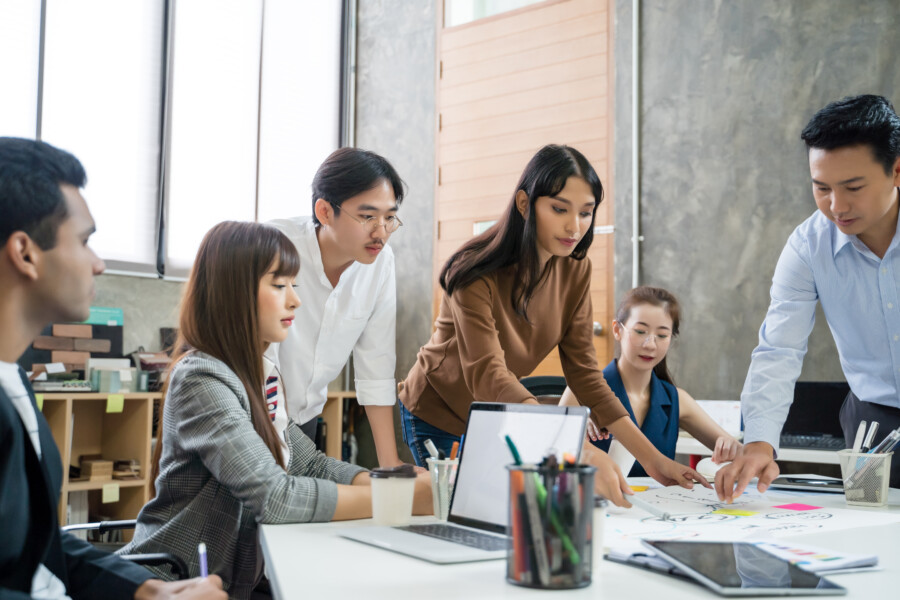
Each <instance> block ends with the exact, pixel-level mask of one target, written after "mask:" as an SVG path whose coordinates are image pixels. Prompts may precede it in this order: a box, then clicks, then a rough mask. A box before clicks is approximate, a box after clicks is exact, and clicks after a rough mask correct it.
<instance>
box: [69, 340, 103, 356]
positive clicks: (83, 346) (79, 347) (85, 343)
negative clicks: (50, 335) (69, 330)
mask: <svg viewBox="0 0 900 600" xmlns="http://www.w3.org/2000/svg"><path fill="white" fill-rule="evenodd" d="M74 342H75V350H76V351H78V352H103V353H106V352H109V351H110V349H112V342H111V341H109V340H85V339H82V338H78V339H76V340H74ZM60 350H63V348H60Z"/></svg>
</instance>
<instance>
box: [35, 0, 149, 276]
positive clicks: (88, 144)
mask: <svg viewBox="0 0 900 600" xmlns="http://www.w3.org/2000/svg"><path fill="white" fill-rule="evenodd" d="M36 4H40V3H39V2H38V3H36ZM46 6H47V14H46V26H45V41H44V48H45V49H44V93H43V119H42V127H41V139H44V140H46V141H48V142H49V143H51V144H53V145H54V146H58V147H60V148H63V149H65V150H68V151H69V152H71V153H73V154H74V155H75V156H77V157H78V158H79V160H81V162H82V164H83V165H84V168H85V170H86V171H87V174H88V183H87V186H85V189H84V191H83V193H84V197H85V199H87V201H88V205H89V206H90V208H91V213H92V214H93V216H94V220H95V221H96V223H97V233H96V234H95V235H94V236H93V237H92V238H91V245H92V247H93V248H94V251H95V252H97V254H99V255H100V256H101V257H103V258H104V259H106V260H107V261H109V266H110V268H112V269H127V270H131V271H144V272H148V273H152V272H155V270H156V268H155V262H156V228H157V220H158V219H157V214H158V204H159V202H158V198H159V152H160V119H161V117H160V115H161V98H160V96H161V87H162V85H161V76H162V40H163V14H164V10H163V0H129V1H128V2H121V1H120V0H47V5H46Z"/></svg>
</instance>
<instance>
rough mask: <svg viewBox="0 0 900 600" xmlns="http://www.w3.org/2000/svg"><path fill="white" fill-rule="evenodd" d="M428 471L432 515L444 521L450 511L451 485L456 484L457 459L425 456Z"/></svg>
mask: <svg viewBox="0 0 900 600" xmlns="http://www.w3.org/2000/svg"><path fill="white" fill-rule="evenodd" d="M425 462H426V463H428V472H429V473H431V497H432V499H433V500H434V516H436V517H437V518H438V519H440V520H441V521H446V520H447V516H448V514H449V513H450V499H451V498H452V497H453V486H454V485H456V468H457V467H458V466H459V459H458V458H455V459H453V460H450V459H449V458H448V459H444V460H438V459H435V458H426V459H425Z"/></svg>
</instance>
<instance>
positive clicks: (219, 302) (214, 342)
mask: <svg viewBox="0 0 900 600" xmlns="http://www.w3.org/2000/svg"><path fill="white" fill-rule="evenodd" d="M272 266H277V271H276V272H275V276H276V277H296V275H297V273H298V272H299V271H300V257H299V255H298V254H297V249H296V248H295V247H294V245H293V244H292V243H291V241H290V240H289V239H288V238H287V236H285V235H284V234H283V233H281V232H280V231H278V230H277V229H275V228H273V227H269V226H268V225H262V224H259V223H243V222H236V221H225V222H223V223H219V224H218V225H216V226H215V227H213V228H212V229H210V230H209V232H208V233H207V234H206V236H205V237H204V238H203V242H201V243H200V249H199V250H198V251H197V258H196V260H194V266H193V268H192V269H191V276H190V279H189V280H188V282H187V285H186V287H185V291H184V297H183V298H182V300H181V315H180V318H179V324H178V325H179V329H178V339H177V341H176V342H175V355H174V357H173V362H172V367H171V368H172V369H174V368H175V367H176V365H177V364H178V362H179V361H180V360H181V359H182V358H184V357H185V356H186V355H188V354H190V353H191V352H192V351H194V350H198V351H200V352H204V353H206V354H209V355H210V356H214V357H215V358H218V359H219V360H221V361H222V362H224V363H225V364H226V365H228V368H229V369H231V370H232V371H234V373H235V375H237V376H238V379H240V380H241V383H242V384H243V385H244V389H245V390H246V391H247V396H248V397H249V399H250V420H251V421H252V422H253V429H255V430H256V433H258V434H259V437H261V438H262V439H263V442H265V444H266V446H267V447H268V448H269V451H270V452H271V453H272V456H273V457H275V461H276V462H277V463H278V464H279V465H280V466H281V467H282V468H285V464H284V459H283V458H282V457H281V451H280V449H279V442H278V434H277V433H276V432H275V428H274V427H273V426H272V421H271V419H270V418H269V414H268V410H267V408H266V402H265V398H264V397H263V385H264V382H263V372H262V368H263V367H262V356H263V352H264V350H265V345H264V343H263V341H262V338H261V337H260V332H259V317H258V313H257V307H258V294H259V283H260V280H262V278H263V277H264V276H265V275H266V273H267V272H268V270H269V269H270V268H271V267H272ZM169 373H170V375H171V370H170V372H169ZM170 381H171V377H169V379H168V380H167V382H166V386H165V388H164V390H163V398H164V399H165V398H166V396H167V394H168V386H169V382H170ZM177 400H178V401H179V402H190V401H191V399H190V398H178V399H177ZM161 412H162V404H160V413H161ZM162 445H163V429H162V427H160V428H159V434H158V438H157V441H156V450H155V451H154V452H153V471H152V481H153V482H154V485H155V482H156V478H157V476H158V475H159V459H160V456H161V455H162Z"/></svg>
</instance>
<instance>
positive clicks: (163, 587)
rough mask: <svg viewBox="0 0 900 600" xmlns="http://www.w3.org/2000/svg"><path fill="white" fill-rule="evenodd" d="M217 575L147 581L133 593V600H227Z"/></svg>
mask: <svg viewBox="0 0 900 600" xmlns="http://www.w3.org/2000/svg"><path fill="white" fill-rule="evenodd" d="M227 599H228V594H226V593H225V592H224V591H222V580H221V579H220V578H219V576H218V575H210V576H209V577H195V578H194V579H185V580H184V581H160V580H159V579H148V580H147V581H145V582H144V583H142V584H141V587H139V588H138V589H137V590H135V592H134V600H227Z"/></svg>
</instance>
